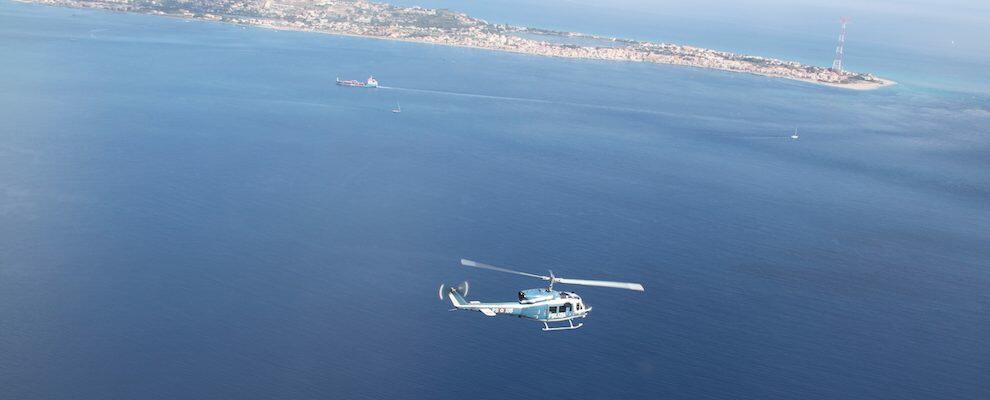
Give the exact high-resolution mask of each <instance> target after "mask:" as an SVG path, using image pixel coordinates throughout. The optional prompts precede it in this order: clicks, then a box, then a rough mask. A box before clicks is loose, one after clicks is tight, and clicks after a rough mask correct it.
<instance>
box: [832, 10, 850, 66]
mask: <svg viewBox="0 0 990 400" xmlns="http://www.w3.org/2000/svg"><path fill="white" fill-rule="evenodd" d="M839 22H841V23H842V30H841V31H840V32H839V44H838V45H836V46H835V59H833V60H832V70H833V71H837V72H842V54H843V50H842V48H843V47H845V45H846V24H847V23H849V18H846V17H842V18H840V19H839Z"/></svg>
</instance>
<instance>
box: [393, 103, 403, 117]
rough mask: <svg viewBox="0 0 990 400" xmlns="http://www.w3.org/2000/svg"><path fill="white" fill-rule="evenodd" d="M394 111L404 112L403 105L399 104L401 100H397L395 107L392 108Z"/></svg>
mask: <svg viewBox="0 0 990 400" xmlns="http://www.w3.org/2000/svg"><path fill="white" fill-rule="evenodd" d="M392 112H394V113H396V114H398V113H400V112H402V106H401V105H399V102H395V108H393V109H392Z"/></svg>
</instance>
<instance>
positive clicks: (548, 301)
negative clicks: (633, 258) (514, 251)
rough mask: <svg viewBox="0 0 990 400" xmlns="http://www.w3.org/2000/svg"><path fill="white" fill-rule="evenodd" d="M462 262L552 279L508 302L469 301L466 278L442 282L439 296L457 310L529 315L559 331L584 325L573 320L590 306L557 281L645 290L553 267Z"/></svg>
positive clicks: (584, 312)
mask: <svg viewBox="0 0 990 400" xmlns="http://www.w3.org/2000/svg"><path fill="white" fill-rule="evenodd" d="M461 265H463V266H465V267H474V268H482V269H490V270H493V271H500V272H508V273H510V274H516V275H522V276H529V277H533V278H539V279H542V280H545V281H549V282H550V286H548V287H547V288H545V289H543V288H540V289H526V290H522V291H520V292H519V301H517V302H505V303H482V302H480V301H467V300H466V299H465V297H467V295H468V283H467V282H464V283H462V284H460V285H458V286H455V287H449V288H447V290H446V291H445V290H444V285H440V290H439V291H438V292H437V295H438V296H439V297H440V300H443V297H444V294H446V295H447V298H449V299H450V303H451V304H453V305H454V308H453V309H452V310H451V311H454V310H469V311H479V312H481V313H482V314H485V315H487V316H489V317H494V316H496V315H499V314H503V315H508V316H513V317H517V318H527V319H531V320H534V321H539V322H542V323H543V330H544V331H560V330H568V329H577V328H580V327H582V326H584V323H579V324H577V325H575V324H574V319H575V318H585V317H587V316H588V313H589V312H591V307H590V306H588V305H587V304H585V303H584V301H582V300H581V296H578V295H577V294H576V293H574V292H562V291H557V290H553V284H554V283H562V284H568V285H584V286H600V287H610V288H617V289H628V290H636V291H640V292H642V291H644V289H643V285H641V284H638V283H628V282H610V281H593V280H587V279H568V278H558V277H556V276H554V275H553V271H550V276H544V275H536V274H530V273H526V272H519V271H513V270H511V269H506V268H501V267H496V266H494V265H488V264H484V263H480V262H476V261H471V260H465V259H461ZM565 321H566V322H567V325H563V326H556V327H552V326H550V323H554V322H565Z"/></svg>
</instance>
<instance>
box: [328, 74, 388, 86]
mask: <svg viewBox="0 0 990 400" xmlns="http://www.w3.org/2000/svg"><path fill="white" fill-rule="evenodd" d="M337 84H338V85H340V86H353V87H365V88H376V87H378V81H376V80H375V77H373V76H369V77H368V80H367V81H365V82H361V81H355V80H353V79H351V80H346V81H342V80H340V78H337Z"/></svg>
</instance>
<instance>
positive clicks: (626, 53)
mask: <svg viewBox="0 0 990 400" xmlns="http://www.w3.org/2000/svg"><path fill="white" fill-rule="evenodd" d="M13 1H15V2H18V3H24V4H39V5H45V6H51V7H62V8H74V9H88V10H102V11H110V12H120V13H129V14H146V15H153V16H163V17H171V18H176V19H182V20H187V21H193V20H195V21H202V22H220V23H224V24H228V25H239V26H242V27H252V28H264V29H271V30H275V31H280V30H281V31H295V32H307V33H321V34H328V35H339V36H349V37H356V38H363V39H380V40H392V41H400V42H408V43H417V44H431V45H441V46H453V47H462V48H471V49H480V50H489V51H499V52H506V53H517V54H526V55H531V56H540V57H557V58H569V59H584V60H597V61H627V62H645V63H652V64H665V65H672V66H684V67H693V68H701V69H709V70H718V71H724V72H733V73H746V74H751V75H758V76H764V77H769V78H779V79H787V80H792V81H799V82H804V83H810V84H815V85H821V86H828V87H833V88H840V89H849V90H857V91H865V90H875V89H880V88H884V87H889V86H894V85H896V84H897V82H895V81H893V80H890V79H884V78H880V77H876V76H873V75H870V74H854V73H849V72H846V71H832V70H829V69H825V68H822V67H814V66H805V65H801V64H798V63H795V62H786V61H780V60H775V59H766V58H763V57H756V56H745V55H737V54H735V53H730V52H723V51H715V50H710V49H701V48H695V47H692V46H679V45H673V44H666V43H652V42H636V41H632V40H628V39H619V38H605V37H599V36H594V35H586V34H582V33H577V32H555V31H546V30H540V29H534V28H518V27H508V26H504V27H506V28H511V29H506V28H503V29H505V31H506V32H527V33H528V32H535V33H536V34H543V35H548V36H567V37H582V38H590V39H595V40H611V41H613V42H614V41H621V42H623V43H626V44H628V45H629V46H630V47H624V48H619V49H618V50H614V49H610V48H602V47H590V46H575V45H561V44H551V43H548V42H546V41H536V40H532V39H521V40H519V41H521V42H522V43H523V45H522V46H507V45H504V44H505V37H506V35H505V34H504V32H499V34H500V35H501V39H502V44H503V45H501V46H499V45H497V44H492V43H491V42H492V41H491V39H489V40H488V41H487V42H484V43H486V44H488V45H478V44H473V42H474V41H476V40H472V39H474V38H473V37H469V38H467V39H463V38H461V37H458V36H453V38H452V37H451V36H452V35H448V36H424V37H425V38H427V39H424V38H421V37H402V36H398V35H384V34H362V33H354V32H343V31H339V30H329V29H317V28H313V27H308V26H300V24H299V22H293V23H292V24H290V25H286V24H289V23H288V21H283V20H277V19H267V20H262V19H257V18H255V19H247V18H243V17H240V16H235V15H227V14H220V15H217V14H209V13H205V14H195V13H192V12H189V11H186V10H182V12H181V13H166V12H162V11H160V10H148V9H127V8H126V6H124V8H120V6H116V5H114V4H118V3H109V5H108V3H100V2H99V1H101V0H95V1H84V2H75V0H13ZM268 1H269V2H271V0H268ZM267 4H268V3H266V7H267ZM354 4H366V5H373V6H380V7H390V8H392V9H396V8H395V7H393V6H389V5H384V4H379V3H364V2H358V3H354ZM399 10H413V11H423V10H426V11H430V12H434V13H436V12H437V10H431V9H422V8H418V7H414V8H411V9H401V8H399ZM444 12H446V11H444ZM447 13H449V12H447ZM452 15H454V16H456V17H460V18H464V19H466V20H468V21H470V22H475V21H480V23H482V24H485V25H486V26H495V27H501V26H500V25H491V24H488V23H487V22H484V21H483V20H477V19H472V18H471V17H468V16H467V15H464V14H456V13H454V14H452ZM434 29H435V28H434ZM512 29H514V30H512ZM376 32H377V31H376ZM472 33H475V34H478V35H482V33H478V32H472ZM462 36H463V35H462ZM429 39H432V40H429ZM458 40H459V41H461V42H467V43H459V42H458ZM534 44H535V45H534ZM633 46H638V47H633ZM656 48H660V49H662V50H655V49H656ZM669 48H673V49H674V51H671V50H669ZM534 49H535V50H534ZM682 49H683V51H682ZM677 51H680V53H677ZM615 53H618V54H615ZM699 54H700V55H701V56H699ZM712 54H714V56H712ZM702 56H703V57H704V58H703V57H702ZM712 60H714V61H712ZM740 60H741V61H740ZM719 61H725V62H722V63H721V65H718V64H719ZM713 64H714V65H713ZM751 64H752V65H755V64H759V65H767V64H769V65H770V66H771V67H773V69H770V71H771V72H766V71H762V70H761V68H759V67H755V66H752V65H751ZM726 65H728V66H726ZM729 66H733V67H735V68H733V67H729ZM763 69H768V68H763ZM792 71H797V72H793V73H792ZM808 71H810V72H808ZM798 72H800V73H798ZM815 73H817V75H815ZM822 76H826V77H828V78H829V79H831V80H824V79H821V77H822ZM836 76H838V77H839V79H842V80H836V78H835V77H836ZM849 77H854V78H855V79H849ZM843 78H844V79H843Z"/></svg>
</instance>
